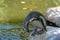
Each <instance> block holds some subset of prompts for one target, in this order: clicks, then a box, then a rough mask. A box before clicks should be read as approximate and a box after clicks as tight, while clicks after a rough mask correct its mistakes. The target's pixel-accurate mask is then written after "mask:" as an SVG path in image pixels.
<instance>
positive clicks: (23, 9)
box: [0, 0, 60, 26]
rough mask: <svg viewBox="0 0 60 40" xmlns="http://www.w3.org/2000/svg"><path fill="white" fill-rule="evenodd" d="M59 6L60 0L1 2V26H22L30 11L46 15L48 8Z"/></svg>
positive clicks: (3, 0) (0, 0)
mask: <svg viewBox="0 0 60 40" xmlns="http://www.w3.org/2000/svg"><path fill="white" fill-rule="evenodd" d="M59 5H60V0H0V24H5V25H20V26H22V24H23V20H24V18H25V17H26V16H27V15H28V14H29V12H30V11H32V10H35V11H39V12H41V13H42V14H43V15H44V14H45V13H46V9H47V8H49V7H55V6H59Z"/></svg>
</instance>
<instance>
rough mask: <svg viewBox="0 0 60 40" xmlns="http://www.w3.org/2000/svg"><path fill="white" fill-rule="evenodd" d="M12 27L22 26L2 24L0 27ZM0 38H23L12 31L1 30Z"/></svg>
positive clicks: (12, 39)
mask: <svg viewBox="0 0 60 40" xmlns="http://www.w3.org/2000/svg"><path fill="white" fill-rule="evenodd" d="M12 28H20V27H15V26H14V27H13V26H6V25H0V29H6V30H9V29H12ZM0 40H21V38H20V36H19V35H18V34H12V33H11V32H10V31H3V30H0Z"/></svg>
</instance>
